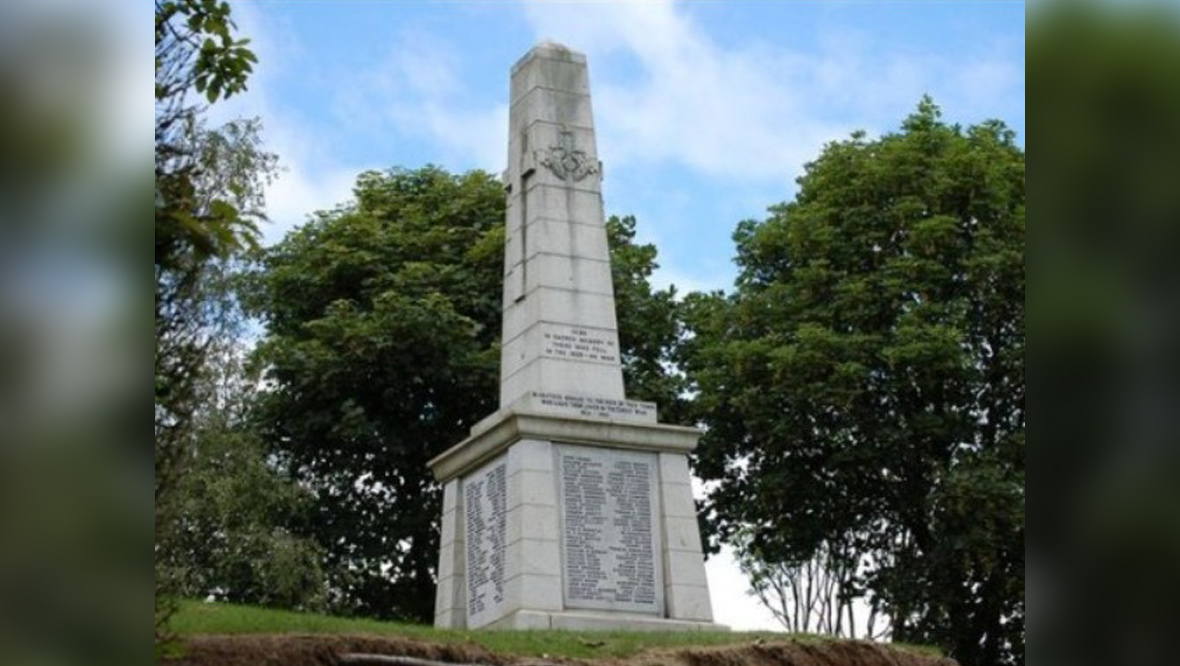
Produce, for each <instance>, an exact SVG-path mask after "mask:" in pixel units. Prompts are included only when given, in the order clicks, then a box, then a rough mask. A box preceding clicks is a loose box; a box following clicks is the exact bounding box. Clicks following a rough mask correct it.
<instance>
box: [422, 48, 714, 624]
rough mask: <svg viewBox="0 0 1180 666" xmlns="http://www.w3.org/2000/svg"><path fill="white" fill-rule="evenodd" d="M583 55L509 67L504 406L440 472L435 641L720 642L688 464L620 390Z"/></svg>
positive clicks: (690, 441)
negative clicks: (620, 638)
mask: <svg viewBox="0 0 1180 666" xmlns="http://www.w3.org/2000/svg"><path fill="white" fill-rule="evenodd" d="M602 171H603V169H602V164H601V162H599V160H598V155H597V149H596V147H595V139H594V119H593V116H592V113H591V105H590V86H589V77H588V73H587V68H586V58H585V56H583V55H581V54H579V53H576V52H574V51H571V50H569V49H567V48H565V47H563V46H560V45H558V44H553V43H549V42H545V43H542V44H539V45H537V46H536V47H534V48H533V49H532V50H530V51H529V52H528V53H527V54H526V55H525V56H524V57H523V58H521V59H520V61H519V62H517V63H516V65H515V66H514V67H513V68H512V77H511V107H510V111H509V139H508V169H507V170H506V171H505V173H504V188H505V191H506V196H507V199H508V207H507V237H506V242H505V248H504V296H503V298H504V302H503V308H504V323H503V327H504V328H503V338H502V340H503V346H502V356H501V367H500V409H499V410H498V411H497V412H495V413H494V414H492V415H491V416H489V417H487V418H486V419H484V420H483V421H481V422H479V423H478V424H476V425H475V426H474V427H473V428H472V429H471V434H470V436H469V437H468V438H467V439H465V440H464V441H462V442H460V443H459V444H457V445H455V446H454V447H452V448H450V449H448V450H447V451H446V452H444V453H442V454H441V455H439V456H438V457H436V458H434V459H433V460H431V461H430V467H431V469H432V471H433V473H434V475H435V477H436V478H437V479H438V480H439V481H440V482H441V483H443V484H444V495H443V516H442V540H441V553H440V556H439V568H438V579H439V584H438V597H437V604H436V607H435V626H438V627H453V628H469V629H478V628H492V629H496V628H502V629H615V628H627V629H650V630H668V629H718V628H721V627H719V626H718V625H716V624H713V622H712V618H713V615H712V608H711V606H710V602H709V589H708V583H707V582H706V579H705V569H704V560H703V556H702V553H701V543H700V534H699V532H698V529H697V522H696V512H695V508H694V505H693V500H692V493H691V489H690V486H689V482H690V478H689V471H688V459H687V453H688V452H689V451H691V450H692V449H693V448H694V447H695V446H696V443H697V440H698V438H699V436H700V431H698V430H696V429H694V428H686V427H681V426H673V425H665V424H660V423H658V422H657V420H656V405H654V404H653V403H649V402H641V401H635V400H628V399H627V398H626V396H625V394H624V390H623V373H622V365H621V359H620V353H619V339H618V337H619V336H618V324H617V321H616V316H615V302H614V293H613V288H612V285H611V267H610V255H609V252H608V248H607V240H606V230H605V226H604V222H603V207H602V190H601V184H602Z"/></svg>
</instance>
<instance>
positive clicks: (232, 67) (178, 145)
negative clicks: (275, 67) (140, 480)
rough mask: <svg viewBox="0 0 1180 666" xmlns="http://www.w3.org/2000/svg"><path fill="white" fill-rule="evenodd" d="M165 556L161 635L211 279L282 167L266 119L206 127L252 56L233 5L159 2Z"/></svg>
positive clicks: (246, 234)
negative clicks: (266, 147)
mask: <svg viewBox="0 0 1180 666" xmlns="http://www.w3.org/2000/svg"><path fill="white" fill-rule="evenodd" d="M155 9H156V28H155V39H156V41H155V71H156V86H155V100H156V106H155V139H156V143H155V211H156V216H155V331H156V348H155V445H154V448H155V543H156V545H155V549H156V563H157V567H156V576H157V584H156V629H157V635H160V633H161V632H162V630H163V629H164V627H165V625H166V622H167V619H168V618H169V617H170V615H171V612H172V610H173V606H172V604H171V603H170V602H169V601H168V600H169V599H170V598H171V595H172V594H174V593H175V592H176V591H177V588H178V586H179V582H178V581H176V580H174V579H173V578H172V577H171V576H170V575H169V572H168V571H167V570H166V569H162V568H161V564H162V563H164V562H166V561H168V559H169V556H168V553H166V552H165V551H164V550H163V549H164V548H166V547H167V544H168V543H169V541H170V540H169V532H170V530H171V529H172V528H173V527H174V523H175V517H176V505H177V502H176V496H177V493H176V489H177V487H178V483H179V478H180V476H181V471H182V463H183V462H184V461H185V460H186V458H187V455H188V454H189V453H190V452H191V451H192V448H193V447H194V446H195V430H194V415H195V414H196V413H197V412H198V410H199V409H200V406H201V404H202V400H203V398H204V396H202V393H201V381H202V374H203V373H204V371H205V366H206V358H207V357H208V354H209V351H210V345H211V344H212V343H213V341H215V340H217V339H218V338H219V337H220V335H221V334H222V333H224V332H225V330H226V326H227V325H228V323H229V321H230V320H231V319H232V316H231V315H229V314H228V311H227V310H226V309H224V308H223V307H221V306H222V304H224V302H225V300H224V299H222V298H221V296H222V295H221V294H218V293H216V292H214V291H213V290H212V289H211V286H210V285H211V284H212V281H211V280H210V279H209V278H210V275H211V273H216V272H219V271H221V270H222V267H221V266H219V264H221V263H222V262H226V261H229V260H230V259H232V257H233V256H235V254H237V253H239V252H240V251H241V250H242V249H244V248H247V247H250V246H253V245H254V244H255V243H256V241H257V236H258V228H257V223H258V221H260V220H261V219H263V216H262V212H261V205H262V194H261V193H262V185H263V184H264V183H265V181H266V179H267V178H268V177H269V176H270V175H271V174H272V173H273V171H274V168H275V158H274V156H273V155H270V154H268V153H265V152H264V151H262V150H261V148H260V146H259V140H258V124H257V122H256V121H238V122H235V123H231V124H229V125H227V126H225V127H223V128H219V129H216V130H210V129H207V128H206V127H205V126H204V125H203V123H202V121H201V114H202V112H203V110H204V107H203V106H202V105H201V104H200V103H199V102H197V101H195V100H194V99H193V96H194V93H195V94H199V95H203V96H204V99H206V100H207V101H208V102H210V103H212V102H214V101H216V100H217V99H219V98H224V97H229V96H230V95H233V94H235V93H238V92H241V91H242V90H244V89H245V85H246V79H247V77H248V75H249V73H250V71H251V69H252V63H253V62H254V55H253V53H251V52H250V51H249V49H247V48H246V46H245V44H246V41H245V40H235V39H234V38H233V34H232V30H233V27H234V26H233V23H232V22H231V21H230V19H229V5H228V4H226V3H224V2H217V1H216V0H158V1H157V2H156V3H155Z"/></svg>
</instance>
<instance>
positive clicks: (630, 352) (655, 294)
mask: <svg viewBox="0 0 1180 666" xmlns="http://www.w3.org/2000/svg"><path fill="white" fill-rule="evenodd" d="M635 224H636V222H635V218H634V217H633V216H631V215H627V216H625V217H621V218H620V217H617V216H613V215H612V216H611V217H610V219H608V220H607V221H606V235H607V243H608V244H609V246H610V253H611V273H612V282H613V285H614V291H615V310H616V311H617V313H618V317H619V348H620V349H622V350H623V356H622V361H623V383H624V385H625V386H626V387H627V396H628V397H630V398H633V399H636V400H650V401H652V402H655V403H656V404H657V406H658V408H659V412H660V414H659V416H660V421H662V422H664V423H682V424H687V423H688V422H689V420H690V416H689V415H688V414H687V413H686V411H685V410H686V408H687V401H686V400H685V399H684V389H685V386H686V384H687V381H686V380H685V378H684V375H683V374H681V373H680V372H677V371H674V370H673V369H672V367H673V366H672V364H673V362H674V360H673V355H674V353H675V350H676V346H677V344H679V342H680V338H681V336H682V335H683V329H684V326H683V324H682V322H681V317H680V304H679V302H678V301H677V300H676V288H675V287H673V286H669V287H667V288H665V289H659V290H653V289H652V286H651V282H650V280H651V275H652V273H653V272H654V271H655V269H657V268H659V264H658V263H656V247H655V246H654V245H651V244H650V243H649V244H646V245H636V244H635Z"/></svg>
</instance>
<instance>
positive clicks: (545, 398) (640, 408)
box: [529, 391, 656, 422]
mask: <svg viewBox="0 0 1180 666" xmlns="http://www.w3.org/2000/svg"><path fill="white" fill-rule="evenodd" d="M529 397H530V398H531V399H532V400H533V403H534V405H535V406H536V407H537V408H539V409H542V410H544V411H547V412H557V413H562V414H568V415H570V416H588V417H591V418H599V419H636V420H645V421H646V420H650V421H652V422H654V421H655V418H656V405H655V403H653V402H641V401H639V400H618V399H615V398H597V397H593V396H585V395H574V394H570V393H553V392H547V391H533V392H531V393H530V394H529Z"/></svg>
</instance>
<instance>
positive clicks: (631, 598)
mask: <svg viewBox="0 0 1180 666" xmlns="http://www.w3.org/2000/svg"><path fill="white" fill-rule="evenodd" d="M554 449H555V451H556V458H557V461H556V462H557V470H556V471H557V483H558V491H557V498H558V502H559V504H560V506H561V521H562V522H561V556H562V566H563V568H564V571H565V575H564V577H563V578H564V581H565V583H564V590H563V595H564V601H565V605H566V606H567V607H569V608H586V609H599V610H617V611H629V612H640V613H655V614H660V613H662V612H663V595H662V589H663V583H662V572H661V567H660V558H659V557H658V554H659V552H660V550H659V543H658V541H657V539H658V536H659V535H658V526H659V513H658V512H659V507H658V506H657V501H658V500H657V496H656V488H658V485H659V479H658V477H657V469H656V467H657V457H656V455H655V454H652V453H643V452H634V451H621V450H618V449H605V448H596V447H595V448H592V447H585V446H573V445H560V446H556V447H554Z"/></svg>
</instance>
